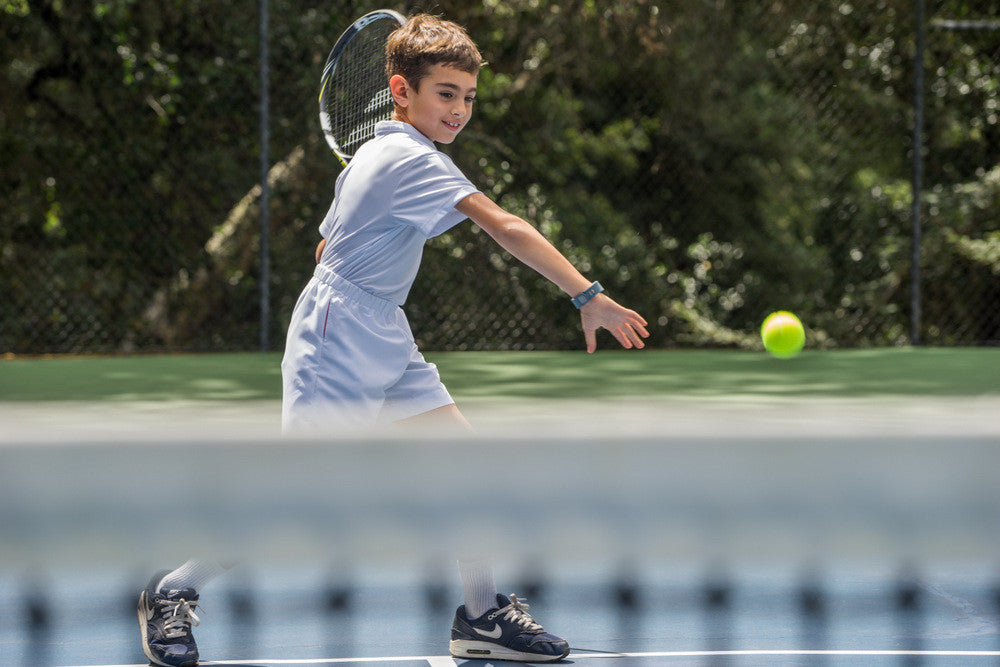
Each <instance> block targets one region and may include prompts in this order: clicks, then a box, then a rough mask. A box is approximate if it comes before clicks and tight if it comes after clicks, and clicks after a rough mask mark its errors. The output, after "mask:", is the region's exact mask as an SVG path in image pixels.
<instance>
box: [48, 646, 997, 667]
mask: <svg viewBox="0 0 1000 667" xmlns="http://www.w3.org/2000/svg"><path fill="white" fill-rule="evenodd" d="M796 655H799V656H856V657H865V656H867V657H874V656H882V657H959V658H962V657H966V658H979V657H983V658H985V657H1000V650H994V651H987V650H982V651H962V650H932V649H928V650H916V649H914V650H908V649H744V650H738V649H735V650H726V651H651V652H638V653H632V652H625V653H621V652H608V653H571V654H570V656H569V659H570V660H610V659H614V658H711V657H740V656H743V657H754V656H796ZM396 661H425V662H427V663H428V665H430V667H457V666H458V662H457V661H456V660H455V658H452V657H451V656H446V655H409V656H405V655H401V656H377V657H365V658H304V659H294V658H281V659H277V660H268V659H261V658H248V659H244V660H209V661H203V662H201V663H200V664H201V665H203V666H204V667H212V666H213V665H218V666H222V665H234V666H235V665H251V664H256V663H259V664H260V665H262V666H264V665H336V664H345V663H352V662H353V663H389V662H396ZM67 667H148V666H147V665H142V664H126V665H74V666H67Z"/></svg>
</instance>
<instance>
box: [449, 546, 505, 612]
mask: <svg viewBox="0 0 1000 667" xmlns="http://www.w3.org/2000/svg"><path fill="white" fill-rule="evenodd" d="M458 574H459V576H460V577H461V578H462V590H463V591H464V592H465V615H466V616H468V617H469V618H470V619H473V618H479V617H480V616H482V615H483V614H485V613H486V612H488V611H489V610H490V609H493V608H495V607H496V606H497V585H496V582H495V581H494V579H493V559H492V558H478V559H475V560H459V561H458Z"/></svg>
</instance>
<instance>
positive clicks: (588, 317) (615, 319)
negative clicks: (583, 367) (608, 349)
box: [580, 294, 649, 353]
mask: <svg viewBox="0 0 1000 667" xmlns="http://www.w3.org/2000/svg"><path fill="white" fill-rule="evenodd" d="M580 320H581V322H582V323H583V337H584V340H586V341H587V352H590V353H593V352H594V351H596V350H597V330H598V329H601V328H604V329H607V330H608V331H610V332H611V335H612V336H614V337H615V340H617V341H618V342H619V343H621V346H622V347H624V348H625V349H632V348H633V347H635V348H638V349H642V348H644V347H645V346H646V344H645V343H643V342H642V339H643V338H648V337H649V332H648V331H646V320H644V319H642V317H641V316H640V315H639V313H637V312H635V311H634V310H629V309H628V308H625V307H623V306H619V305H618V304H617V303H616V302H615V301H614V300H613V299H612V298H611V297H609V296H607V295H606V294H598V295H597V296H595V297H594V298H593V299H591V300H590V301H588V302H587V304H586V305H584V307H583V308H581V309H580Z"/></svg>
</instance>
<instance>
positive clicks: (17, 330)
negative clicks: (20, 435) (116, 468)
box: [0, 0, 1000, 352]
mask: <svg viewBox="0 0 1000 667" xmlns="http://www.w3.org/2000/svg"><path fill="white" fill-rule="evenodd" d="M997 4H998V3H996V2H991V1H982V2H978V3H968V2H959V1H958V0H948V1H946V2H940V3H935V6H934V8H933V10H934V13H933V16H932V17H931V18H932V19H940V18H951V19H958V20H972V19H981V18H989V17H996V16H997V15H998V14H1000V7H998V6H997ZM366 8H367V6H365V5H363V4H362V5H358V4H356V3H350V2H341V3H333V4H332V5H331V4H330V3H322V4H320V3H312V2H304V1H299V0H271V3H270V11H271V35H270V40H271V56H272V57H271V62H270V69H271V73H272V79H271V100H272V109H271V118H272V123H271V132H272V145H271V155H273V156H274V161H275V164H276V166H275V169H274V170H273V171H272V179H271V182H272V185H273V194H272V209H271V216H272V217H271V221H272V244H271V245H272V261H273V268H272V284H271V294H272V303H273V305H272V317H273V319H272V322H270V323H269V325H270V327H271V330H272V336H271V338H272V340H275V341H276V342H277V343H278V344H280V341H281V340H282V339H283V332H284V327H285V323H286V322H287V319H288V315H289V313H290V310H291V307H292V305H293V304H294V300H295V297H296V296H297V294H298V291H299V290H300V288H301V286H302V284H303V283H304V281H305V280H306V278H307V276H308V275H309V274H310V273H311V251H312V247H313V246H314V244H315V241H316V240H318V239H317V236H316V233H315V226H316V225H318V223H319V221H320V219H321V218H322V215H323V214H324V212H325V211H326V208H327V206H328V205H329V202H330V198H331V197H332V192H333V181H334V179H335V178H336V175H337V170H336V165H335V161H334V160H333V159H332V157H331V156H330V155H329V154H328V152H327V149H326V148H325V145H323V143H322V141H320V140H319V129H318V124H317V122H316V113H315V100H314V97H315V88H316V84H317V81H318V78H319V69H320V67H321V66H322V62H323V60H324V59H325V56H326V52H327V50H328V49H329V47H330V45H331V44H332V42H333V40H334V39H335V38H336V36H337V34H339V32H340V30H341V29H342V27H343V26H344V25H346V23H347V22H348V21H349V19H350V18H352V17H353V16H355V15H357V14H360V13H362V12H363V11H365V9H366ZM435 8H436V9H435V11H437V10H438V9H440V11H441V13H443V14H444V15H446V16H447V17H449V18H452V19H454V20H456V21H458V22H460V23H462V24H463V25H465V26H466V27H467V28H468V29H469V31H470V33H471V34H472V35H473V37H474V38H475V39H476V40H477V42H478V43H479V45H480V47H481V49H482V51H483V53H484V55H485V56H486V58H487V60H489V61H490V65H489V67H488V68H487V69H486V70H484V71H483V73H482V74H481V77H480V91H479V98H478V99H479V101H478V102H477V111H476V118H475V120H474V122H473V123H472V124H471V125H470V126H469V127H468V128H467V129H466V130H465V132H464V133H463V136H462V137H461V138H460V140H459V141H458V142H456V144H454V145H453V146H452V147H450V148H449V149H448V151H449V152H450V153H451V154H452V155H453V157H454V158H455V160H456V161H457V162H458V163H459V164H460V166H462V167H463V169H464V170H465V171H466V172H467V173H468V174H469V175H470V177H471V178H472V179H473V181H474V182H476V183H477V184H479V185H480V187H481V188H482V189H483V191H484V192H486V193H487V194H489V195H490V196H492V197H494V198H496V199H497V200H498V201H499V202H500V203H501V204H502V205H504V206H505V207H508V208H509V209H511V210H513V211H515V212H517V213H520V214H522V215H523V216H524V217H526V218H527V219H529V220H531V221H532V222H534V223H536V224H537V225H538V226H540V227H541V228H542V229H543V230H544V231H545V233H546V234H548V235H549V236H550V238H552V239H553V240H554V242H555V243H556V244H557V245H558V246H559V247H560V248H561V249H562V250H563V251H564V252H565V253H566V254H567V255H569V256H570V257H571V258H572V259H573V260H574V261H575V262H577V264H578V265H579V266H580V267H581V268H582V269H583V270H584V272H585V273H587V275H589V276H592V277H594V278H595V279H599V280H601V282H602V283H603V284H604V285H605V286H606V287H607V288H608V290H609V291H610V292H611V293H613V294H614V295H616V296H617V297H620V299H621V301H623V302H625V303H628V304H629V305H632V306H633V307H635V308H636V309H637V310H639V311H640V312H642V313H643V314H644V315H645V316H646V317H647V319H649V320H650V321H651V323H653V324H654V330H655V332H654V344H657V345H729V346H750V345H755V344H756V328H757V326H758V325H759V322H760V320H761V319H762V318H763V316H764V315H766V314H767V313H768V312H769V311H770V310H773V309H777V308H788V309H792V310H795V311H796V312H798V313H799V314H800V315H801V316H802V319H803V321H804V322H805V324H806V326H807V328H808V329H809V332H810V337H811V344H814V345H815V344H822V345H886V344H890V345H892V344H900V343H905V342H906V341H907V340H908V327H909V296H910V289H911V285H910V279H909V276H910V268H911V267H910V254H911V248H910V226H911V224H910V190H909V177H910V173H909V169H910V166H909V165H910V153H909V151H910V141H911V133H912V122H913V117H912V115H913V106H912V99H913V88H912V81H913V69H912V64H913V55H914V52H913V51H914V33H915V25H914V24H913V7H912V2H911V1H910V0H877V1H876V2H873V3H863V4H862V3H857V4H852V3H850V2H840V3H815V2H804V1H798V0H796V1H795V2H770V1H761V2H729V1H726V0H720V1H713V2H702V1H698V2H683V3H681V2H655V1H653V0H622V1H619V2H614V3H611V2H597V1H594V0H566V1H557V0H547V1H546V0H543V1H537V0H531V1H529V0H505V1H504V2H492V1H490V2H475V3H472V2H464V1H458V0H450V1H447V2H441V3H438V5H435ZM0 21H2V24H0V25H2V27H0V55H2V58H0V63H2V67H0V120H2V123H0V161H2V163H3V165H4V168H3V170H2V171H0V182H2V188H0V193H2V197H3V201H2V206H0V294H3V299H0V349H2V350H4V351H15V352H47V351H78V350H122V349H150V348H163V347H168V348H182V349H204V348H216V349H220V348H221V349H233V348H250V347H253V346H254V345H255V342H256V340H257V334H256V332H257V328H258V322H257V316H258V315H257V290H258V289H259V285H258V284H257V276H258V264H257V247H258V245H257V244H258V237H257V227H258V224H259V223H258V220H259V211H258V210H257V200H256V198H255V191H254V186H255V184H256V181H257V155H258V148H259V147H258V145H257V143H258V137H259V135H258V130H257V122H258V108H257V105H258V102H257V100H258V94H257V87H258V83H257V77H258V70H257V67H258V63H257V50H258V45H257V29H258V25H257V21H258V16H257V4H256V3H255V2H252V1H251V0H246V1H245V2H242V3H238V4H237V5H236V6H232V5H229V6H224V5H222V4H219V3H211V2H202V1H199V0H164V1H163V2H158V3H136V2H132V1H129V0H102V1H98V0H90V1H89V2H77V3H65V2H61V1H59V0H48V1H39V2H34V1H31V0H3V2H0ZM927 43H928V49H927V55H926V57H925V63H926V67H927V101H926V108H925V115H926V119H927V141H926V147H927V148H926V156H925V165H926V174H925V201H926V204H927V205H926V211H925V215H926V221H925V234H924V239H925V241H924V246H923V249H922V250H923V264H924V271H925V276H926V280H925V282H924V284H923V290H924V316H925V322H924V327H923V332H922V333H923V338H924V340H925V342H929V343H944V344H960V343H962V344H968V343H981V342H991V341H992V342H995V341H997V340H998V339H1000V314H998V311H1000V308H998V303H1000V292H998V284H1000V280H998V278H1000V260H998V259H997V258H998V256H1000V250H998V247H1000V238H998V237H1000V227H998V222H997V216H996V211H997V210H1000V208H998V206H997V205H998V203H1000V202H998V198H1000V185H998V182H1000V177H998V175H997V170H998V165H1000V127H998V122H997V117H998V114H1000V111H998V102H997V100H998V95H997V86H998V81H1000V31H996V30H955V29H947V28H945V27H943V26H942V25H941V24H940V22H938V23H934V21H932V22H931V26H930V27H929V28H928V38H927ZM407 311H408V314H409V316H410V319H411V322H412V324H413V326H414V330H415V333H416V334H417V336H418V338H419V339H420V340H421V342H422V343H424V344H425V345H426V346H427V347H429V348H496V347H500V348H503V347H547V348H553V347H577V346H579V345H580V341H579V340H578V339H579V334H578V331H577V323H576V322H577V320H576V314H575V312H574V311H573V309H572V307H571V306H568V304H567V303H566V300H565V299H564V298H562V296H561V295H559V294H557V291H556V290H555V289H554V288H553V287H551V286H549V285H547V284H546V283H545V282H544V281H542V280H540V279H538V278H537V277H536V276H534V275H533V274H532V273H531V272H530V270H527V269H525V268H523V267H521V266H519V265H518V264H517V263H516V262H514V261H512V260H511V258H509V257H506V256H505V255H504V254H503V253H501V252H499V251H498V250H497V249H496V247H495V246H493V245H492V244H491V243H490V242H489V241H488V240H487V239H486V238H485V237H484V235H483V234H481V233H478V232H477V230H476V229H475V228H474V227H473V226H472V225H468V224H466V225H461V226H459V227H458V228H456V229H454V230H452V231H451V232H449V233H448V234H446V235H444V236H443V237H440V238H438V239H435V240H433V241H432V242H431V243H430V245H429V246H428V248H427V252H426V254H425V260H424V265H423V268H422V271H421V275H420V276H419V278H418V282H417V284H416V285H415V288H414V292H413V294H412V296H411V300H410V302H409V304H408V305H407Z"/></svg>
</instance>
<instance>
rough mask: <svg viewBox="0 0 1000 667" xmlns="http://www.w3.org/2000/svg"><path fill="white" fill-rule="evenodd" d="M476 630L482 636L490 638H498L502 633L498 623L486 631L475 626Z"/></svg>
mask: <svg viewBox="0 0 1000 667" xmlns="http://www.w3.org/2000/svg"><path fill="white" fill-rule="evenodd" d="M476 632H478V633H479V634H481V635H482V636H483V637H489V638H490V639H500V635H502V634H503V630H501V629H500V624H499V623H494V624H493V629H492V630H490V631H489V632H487V631H486V630H480V629H479V628H476Z"/></svg>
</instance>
